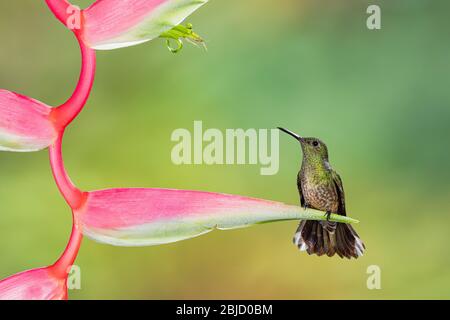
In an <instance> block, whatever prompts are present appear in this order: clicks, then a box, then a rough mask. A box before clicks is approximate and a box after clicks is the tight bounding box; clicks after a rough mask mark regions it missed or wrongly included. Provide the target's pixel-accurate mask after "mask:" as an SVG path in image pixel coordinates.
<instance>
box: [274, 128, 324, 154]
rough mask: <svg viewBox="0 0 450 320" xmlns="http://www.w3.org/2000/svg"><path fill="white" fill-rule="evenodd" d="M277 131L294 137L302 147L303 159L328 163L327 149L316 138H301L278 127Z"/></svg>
mask: <svg viewBox="0 0 450 320" xmlns="http://www.w3.org/2000/svg"><path fill="white" fill-rule="evenodd" d="M278 129H280V130H281V131H283V132H285V133H287V134H288V135H290V136H292V137H294V138H295V140H297V141H298V142H300V145H301V146H302V151H303V156H304V157H305V158H307V159H311V160H323V161H327V162H328V149H327V146H326V145H325V143H323V142H322V141H321V140H319V139H317V138H303V137H300V136H299V135H298V134H296V133H294V132H292V131H290V130H287V129H284V128H280V127H278Z"/></svg>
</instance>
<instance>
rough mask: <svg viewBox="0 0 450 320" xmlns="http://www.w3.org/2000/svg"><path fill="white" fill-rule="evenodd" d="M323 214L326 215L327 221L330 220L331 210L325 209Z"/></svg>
mask: <svg viewBox="0 0 450 320" xmlns="http://www.w3.org/2000/svg"><path fill="white" fill-rule="evenodd" d="M325 216H326V217H327V221H330V216H331V212H330V211H327V212H326V213H325Z"/></svg>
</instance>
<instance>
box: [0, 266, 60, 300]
mask: <svg viewBox="0 0 450 320" xmlns="http://www.w3.org/2000/svg"><path fill="white" fill-rule="evenodd" d="M66 299H67V279H66V278H61V277H58V276H55V275H54V274H53V272H52V269H51V268H40V269H33V270H29V271H25V272H21V273H18V274H16V275H13V276H11V277H9V278H6V279H4V280H2V281H0V300H66Z"/></svg>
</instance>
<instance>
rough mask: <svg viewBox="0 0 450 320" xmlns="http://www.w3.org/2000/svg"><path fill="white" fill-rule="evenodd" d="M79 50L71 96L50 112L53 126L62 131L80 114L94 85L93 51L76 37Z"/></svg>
mask: <svg viewBox="0 0 450 320" xmlns="http://www.w3.org/2000/svg"><path fill="white" fill-rule="evenodd" d="M77 39H78V43H79V45H80V49H81V72H80V78H79V80H78V83H77V87H76V88H75V91H74V92H73V94H72V96H71V97H70V98H69V99H68V100H67V101H66V102H65V103H63V104H62V105H60V106H59V107H57V108H54V109H53V110H52V118H53V119H54V121H55V125H56V126H57V128H59V129H60V130H63V129H64V128H65V127H67V125H69V123H70V122H72V120H73V119H75V117H76V116H77V115H78V114H79V113H80V112H81V110H82V109H83V107H84V105H85V104H86V101H87V99H88V97H89V94H90V92H91V89H92V85H93V83H94V76H95V65H96V63H95V50H93V49H91V48H88V47H87V46H86V45H85V44H84V43H83V41H82V40H81V39H80V38H79V37H78V36H77Z"/></svg>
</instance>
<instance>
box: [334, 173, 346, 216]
mask: <svg viewBox="0 0 450 320" xmlns="http://www.w3.org/2000/svg"><path fill="white" fill-rule="evenodd" d="M331 177H332V178H333V182H334V185H335V187H336V192H337V195H338V201H339V206H338V210H337V212H336V213H337V214H340V215H343V216H345V215H346V212H345V194H344V186H343V185H342V180H341V177H340V176H339V174H338V173H337V172H336V171H334V170H331Z"/></svg>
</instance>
